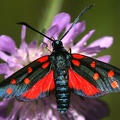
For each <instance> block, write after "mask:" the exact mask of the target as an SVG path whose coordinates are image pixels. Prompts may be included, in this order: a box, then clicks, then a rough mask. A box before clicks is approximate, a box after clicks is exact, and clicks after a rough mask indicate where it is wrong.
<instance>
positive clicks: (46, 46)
mask: <svg viewBox="0 0 120 120" xmlns="http://www.w3.org/2000/svg"><path fill="white" fill-rule="evenodd" d="M43 45H44V47H45V48H46V49H47V50H48V51H50V52H52V51H51V50H50V49H49V48H48V45H47V43H45V42H43Z"/></svg>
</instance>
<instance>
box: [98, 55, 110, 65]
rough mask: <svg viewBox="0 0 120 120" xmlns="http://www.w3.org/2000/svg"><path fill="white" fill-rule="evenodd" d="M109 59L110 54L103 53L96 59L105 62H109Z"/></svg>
mask: <svg viewBox="0 0 120 120" xmlns="http://www.w3.org/2000/svg"><path fill="white" fill-rule="evenodd" d="M110 59H111V56H110V55H104V56H101V57H98V58H97V60H100V61H102V62H105V63H109V62H110Z"/></svg>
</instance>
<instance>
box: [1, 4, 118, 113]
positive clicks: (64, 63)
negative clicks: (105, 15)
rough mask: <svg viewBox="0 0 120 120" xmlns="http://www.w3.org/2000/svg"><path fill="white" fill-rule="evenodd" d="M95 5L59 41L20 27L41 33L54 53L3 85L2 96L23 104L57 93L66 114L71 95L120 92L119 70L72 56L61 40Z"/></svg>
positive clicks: (80, 56) (18, 72)
mask: <svg viewBox="0 0 120 120" xmlns="http://www.w3.org/2000/svg"><path fill="white" fill-rule="evenodd" d="M93 5H94V4H92V5H90V6H88V7H86V8H84V9H83V10H82V12H81V13H80V14H79V16H78V17H77V18H76V19H75V21H74V22H73V24H72V25H71V26H70V28H69V29H68V30H67V32H65V33H64V34H63V36H62V37H61V38H60V39H59V40H54V39H52V38H49V37H48V36H46V35H44V34H43V33H41V32H39V31H37V30H36V29H34V28H32V27H31V26H30V25H28V24H26V23H24V22H20V23H18V24H22V25H25V26H26V27H28V28H30V29H32V30H34V31H36V32H38V33H40V34H41V35H43V36H44V37H46V38H48V39H49V40H50V41H52V47H53V51H52V52H51V54H50V55H46V56H43V57H40V58H38V59H37V60H35V61H33V62H31V63H30V64H28V65H27V66H25V67H24V68H22V69H20V70H19V71H17V72H16V73H14V74H13V75H11V76H10V77H8V78H7V79H5V80H4V81H2V82H1V83H0V97H2V98H12V97H16V98H17V99H18V100H20V101H35V100H37V99H39V98H43V97H46V96H48V95H50V93H51V92H55V97H56V102H57V107H58V111H59V112H60V113H61V114H64V113H66V112H67V110H68V108H69V104H70V94H71V92H73V93H75V94H77V95H80V96H83V97H89V98H96V97H99V96H103V95H105V94H107V93H110V92H119V91H120V69H119V68H116V67H114V66H112V65H110V64H107V63H104V62H101V61H98V60H96V59H93V58H90V57H87V56H84V55H81V54H77V53H74V54H71V52H70V51H67V50H66V49H65V48H64V47H63V44H62V39H63V38H64V37H65V36H66V34H67V33H68V32H69V31H70V30H71V29H72V27H73V26H74V25H75V24H76V23H77V22H78V21H79V19H80V17H81V16H82V15H83V14H84V13H85V12H86V11H88V10H89V9H90V8H91V7H92V6H93Z"/></svg>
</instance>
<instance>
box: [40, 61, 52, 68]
mask: <svg viewBox="0 0 120 120" xmlns="http://www.w3.org/2000/svg"><path fill="white" fill-rule="evenodd" d="M49 64H50V63H49V62H45V63H44V64H43V65H42V68H43V69H45V68H47V67H48V65H49Z"/></svg>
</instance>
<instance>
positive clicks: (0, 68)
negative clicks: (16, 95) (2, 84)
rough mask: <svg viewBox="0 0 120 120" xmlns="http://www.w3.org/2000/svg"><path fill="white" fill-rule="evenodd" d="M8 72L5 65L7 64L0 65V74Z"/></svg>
mask: <svg viewBox="0 0 120 120" xmlns="http://www.w3.org/2000/svg"><path fill="white" fill-rule="evenodd" d="M8 72H9V67H8V65H7V63H1V64H0V74H5V75H6V74H8Z"/></svg>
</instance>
